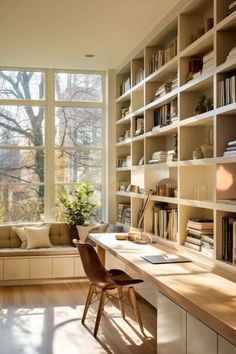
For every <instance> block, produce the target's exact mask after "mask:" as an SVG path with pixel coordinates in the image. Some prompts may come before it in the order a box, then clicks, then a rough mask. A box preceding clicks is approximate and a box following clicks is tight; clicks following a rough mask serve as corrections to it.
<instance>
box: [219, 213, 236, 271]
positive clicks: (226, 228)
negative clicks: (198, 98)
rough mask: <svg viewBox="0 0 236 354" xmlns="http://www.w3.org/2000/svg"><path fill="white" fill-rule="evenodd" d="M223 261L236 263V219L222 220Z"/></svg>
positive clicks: (227, 218)
mask: <svg viewBox="0 0 236 354" xmlns="http://www.w3.org/2000/svg"><path fill="white" fill-rule="evenodd" d="M222 260H223V261H226V262H231V263H234V264H235V263H236V219H233V218H231V217H226V216H225V217H223V218H222Z"/></svg>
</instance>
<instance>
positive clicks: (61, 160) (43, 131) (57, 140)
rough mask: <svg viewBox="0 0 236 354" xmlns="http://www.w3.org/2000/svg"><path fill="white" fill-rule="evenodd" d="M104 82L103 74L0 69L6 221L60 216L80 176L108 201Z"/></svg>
mask: <svg viewBox="0 0 236 354" xmlns="http://www.w3.org/2000/svg"><path fill="white" fill-rule="evenodd" d="M103 85H104V80H103V74H102V73H99V72H98V73H94V72H93V73H88V72H86V73H83V72H77V73H75V72H73V73H72V72H68V73H65V72H59V71H54V70H45V71H30V70H28V71H26V70H14V71H13V70H11V71H9V70H8V71H7V70H5V71H4V70H2V71H0V222H14V221H39V220H54V219H57V220H60V219H61V212H62V209H61V206H60V203H59V202H58V198H59V196H60V194H62V193H67V192H68V191H69V190H71V189H73V188H74V187H75V185H76V183H77V182H79V181H85V180H89V181H91V183H92V185H93V187H94V189H95V194H96V197H97V201H98V203H99V205H101V202H102V185H103V183H102V176H103V173H102V171H103V167H102V155H103V149H102V131H103V121H104V120H103V112H104V102H103V97H104V95H103ZM97 214H99V216H101V207H98V209H97Z"/></svg>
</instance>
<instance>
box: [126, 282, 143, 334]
mask: <svg viewBox="0 0 236 354" xmlns="http://www.w3.org/2000/svg"><path fill="white" fill-rule="evenodd" d="M129 296H130V302H131V305H132V306H133V309H134V314H135V317H136V320H137V322H138V324H139V327H140V329H141V332H142V333H143V334H144V330H143V323H142V319H141V316H140V312H139V308H138V303H137V299H136V294H135V291H134V288H133V287H130V288H129Z"/></svg>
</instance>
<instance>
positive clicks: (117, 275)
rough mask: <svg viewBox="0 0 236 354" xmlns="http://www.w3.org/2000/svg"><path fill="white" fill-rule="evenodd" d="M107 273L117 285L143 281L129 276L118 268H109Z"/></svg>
mask: <svg viewBox="0 0 236 354" xmlns="http://www.w3.org/2000/svg"><path fill="white" fill-rule="evenodd" d="M108 273H109V275H110V277H111V278H112V280H113V281H114V283H115V284H116V285H117V286H128V285H133V284H139V283H142V282H143V280H141V279H133V278H131V277H130V276H129V275H128V274H127V273H125V272H123V270H120V269H110V270H108Z"/></svg>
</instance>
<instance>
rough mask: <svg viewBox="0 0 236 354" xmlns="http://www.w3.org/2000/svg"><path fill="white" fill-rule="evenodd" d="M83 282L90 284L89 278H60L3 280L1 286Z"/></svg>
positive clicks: (0, 282)
mask: <svg viewBox="0 0 236 354" xmlns="http://www.w3.org/2000/svg"><path fill="white" fill-rule="evenodd" d="M81 282H88V278H86V277H79V278H58V279H26V280H25V279H24V280H2V281H0V286H11V285H12V286H13V285H37V284H38V285H40V284H59V283H81Z"/></svg>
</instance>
